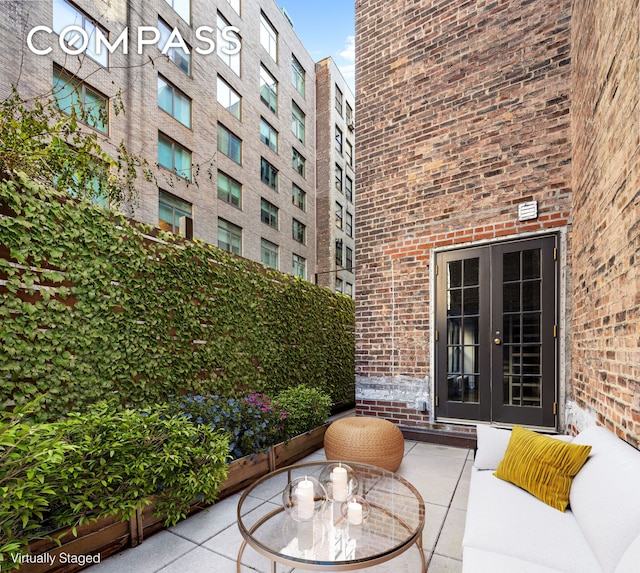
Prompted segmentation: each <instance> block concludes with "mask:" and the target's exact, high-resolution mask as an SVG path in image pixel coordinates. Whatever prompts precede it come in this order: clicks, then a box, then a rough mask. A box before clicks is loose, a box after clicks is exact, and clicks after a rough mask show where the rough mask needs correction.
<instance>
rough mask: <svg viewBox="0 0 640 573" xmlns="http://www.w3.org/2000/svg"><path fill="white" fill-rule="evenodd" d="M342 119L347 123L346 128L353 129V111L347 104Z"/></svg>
mask: <svg viewBox="0 0 640 573" xmlns="http://www.w3.org/2000/svg"><path fill="white" fill-rule="evenodd" d="M344 119H345V121H346V122H347V127H348V128H349V129H353V110H352V109H351V106H350V105H349V104H348V103H347V104H346V109H345V114H344Z"/></svg>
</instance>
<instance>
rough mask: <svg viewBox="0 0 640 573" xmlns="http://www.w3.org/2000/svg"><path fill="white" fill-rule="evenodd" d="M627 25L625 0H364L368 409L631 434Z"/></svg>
mask: <svg viewBox="0 0 640 573" xmlns="http://www.w3.org/2000/svg"><path fill="white" fill-rule="evenodd" d="M639 24H640V16H639V11H638V1H637V0H623V1H621V2H616V3H614V5H610V3H607V2H605V1H604V0H598V1H593V2H588V1H582V0H576V1H574V2H573V3H572V2H571V1H570V0H560V1H553V2H552V1H551V0H544V1H539V2H530V1H513V0H512V1H499V2H482V1H480V2H473V3H469V2H449V1H445V0H433V1H417V2H412V3H409V4H407V3H405V2H398V1H393V2H380V1H379V0H362V1H361V2H358V3H357V6H356V38H357V40H356V64H357V65H356V69H357V86H358V94H357V100H356V118H357V122H358V142H357V143H358V156H359V178H358V183H357V188H356V196H357V200H358V205H359V207H358V214H357V220H356V226H357V228H358V238H357V246H356V269H357V271H356V278H357V288H358V296H357V303H356V313H357V316H356V322H357V339H356V345H357V347H356V352H357V356H356V368H357V372H356V373H357V395H356V399H357V407H358V412H359V413H360V414H369V415H381V416H384V417H386V418H389V419H391V420H393V421H394V422H397V423H398V424H400V425H402V426H405V427H413V428H416V429H418V430H425V429H440V430H458V431H460V430H461V431H468V430H470V428H472V424H473V423H476V421H478V420H480V421H486V422H491V423H498V424H511V423H526V424H529V425H532V426H539V427H544V428H549V429H558V430H567V429H570V428H574V429H581V427H584V426H585V425H588V424H590V423H595V422H596V421H597V422H599V423H603V424H607V425H608V426H610V427H612V428H613V429H615V431H616V432H617V433H618V434H619V435H621V436H622V437H624V438H625V439H627V440H628V441H630V442H631V443H634V444H636V445H637V444H638V442H640V404H639V402H640V387H639V386H640V352H639V350H638V346H639V343H640V332H639V330H638V323H639V320H638V319H639V308H640V288H639V287H640V284H639V282H638V281H639V273H638V262H637V257H638V249H639V248H640V222H639V219H640V213H639V210H640V205H639V193H640V149H639V142H640V136H639V130H640V119H639V117H640V108H639V106H638V104H639V101H640V95H639V93H638V89H637V86H638V85H639V84H638V82H639V80H640V74H639V67H640V64H639V59H638V45H639V41H638V40H639V35H640V32H639V30H640V25H639ZM514 293H515V294H514Z"/></svg>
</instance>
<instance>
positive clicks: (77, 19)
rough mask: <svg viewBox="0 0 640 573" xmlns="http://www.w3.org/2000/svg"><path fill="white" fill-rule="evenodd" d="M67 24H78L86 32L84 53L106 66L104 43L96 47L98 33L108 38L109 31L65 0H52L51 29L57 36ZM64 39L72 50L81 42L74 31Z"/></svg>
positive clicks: (107, 59)
mask: <svg viewBox="0 0 640 573" xmlns="http://www.w3.org/2000/svg"><path fill="white" fill-rule="evenodd" d="M68 26H78V27H80V28H82V29H83V30H84V31H85V32H86V33H87V36H88V38H89V42H88V44H87V47H86V49H85V51H84V53H85V54H87V56H89V57H90V58H91V59H92V60H94V61H95V62H98V63H99V64H100V65H101V66H104V67H105V68H106V67H107V66H108V64H109V51H108V50H107V48H106V47H105V46H104V45H100V48H99V49H98V46H99V44H98V33H100V34H102V36H103V37H104V38H105V39H107V40H108V39H109V33H108V32H107V31H106V30H105V29H104V28H102V27H101V26H99V25H98V24H97V23H96V22H95V21H94V20H92V19H91V18H89V17H88V16H87V15H86V14H84V13H83V12H81V11H80V10H78V9H77V8H76V7H75V6H73V5H72V4H70V3H69V2H67V1H66V0H53V31H54V32H55V33H56V34H58V36H59V35H60V34H61V33H62V30H64V29H65V28H67V27H68ZM64 40H65V43H66V44H67V45H68V46H69V47H70V48H73V49H74V51H75V50H76V49H78V48H79V47H80V46H81V45H82V42H83V38H81V37H80V34H79V33H78V32H74V31H70V32H68V33H67V34H66V36H65V38H64ZM98 52H100V53H98Z"/></svg>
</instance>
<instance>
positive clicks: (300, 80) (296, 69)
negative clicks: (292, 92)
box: [291, 56, 306, 97]
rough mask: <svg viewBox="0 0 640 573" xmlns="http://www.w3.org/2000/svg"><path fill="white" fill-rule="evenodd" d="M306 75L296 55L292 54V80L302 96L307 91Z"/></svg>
mask: <svg viewBox="0 0 640 573" xmlns="http://www.w3.org/2000/svg"><path fill="white" fill-rule="evenodd" d="M305 76H306V72H305V71H304V68H303V67H302V65H301V64H300V62H299V61H298V60H297V59H296V57H295V56H291V82H292V83H293V85H294V86H295V88H296V89H297V90H298V93H299V94H300V95H301V96H302V97H304V92H305Z"/></svg>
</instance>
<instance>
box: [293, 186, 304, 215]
mask: <svg viewBox="0 0 640 573" xmlns="http://www.w3.org/2000/svg"><path fill="white" fill-rule="evenodd" d="M291 202H292V203H293V204H294V205H295V206H296V207H298V209H302V210H303V211H306V210H307V194H306V193H305V192H304V191H303V190H302V189H300V187H298V186H297V185H296V184H295V183H294V184H293V186H292V187H291Z"/></svg>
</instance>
